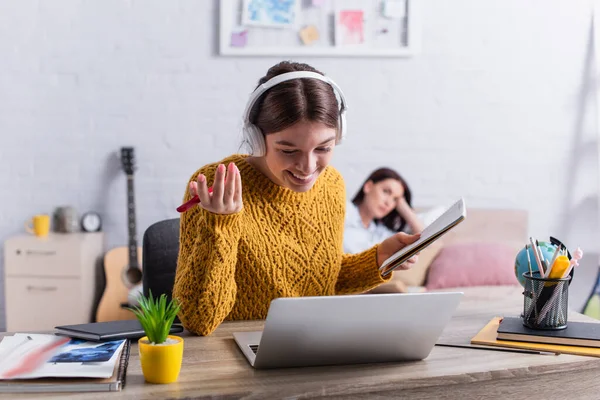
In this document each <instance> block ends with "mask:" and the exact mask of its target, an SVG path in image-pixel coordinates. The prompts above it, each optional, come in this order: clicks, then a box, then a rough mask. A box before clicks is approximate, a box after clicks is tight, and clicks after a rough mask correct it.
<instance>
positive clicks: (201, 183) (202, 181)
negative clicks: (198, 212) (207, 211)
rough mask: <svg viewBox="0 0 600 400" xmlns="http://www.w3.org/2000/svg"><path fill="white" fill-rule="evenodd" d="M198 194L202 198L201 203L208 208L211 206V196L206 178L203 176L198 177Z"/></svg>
mask: <svg viewBox="0 0 600 400" xmlns="http://www.w3.org/2000/svg"><path fill="white" fill-rule="evenodd" d="M196 192H197V194H198V197H199V198H200V203H201V204H203V205H206V206H208V205H209V204H210V195H209V193H208V187H207V186H206V177H205V176H204V175H202V174H200V175H198V182H197V183H196Z"/></svg>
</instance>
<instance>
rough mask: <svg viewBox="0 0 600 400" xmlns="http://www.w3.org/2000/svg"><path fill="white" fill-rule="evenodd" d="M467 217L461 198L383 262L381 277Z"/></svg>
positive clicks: (380, 268) (380, 269)
mask: <svg viewBox="0 0 600 400" xmlns="http://www.w3.org/2000/svg"><path fill="white" fill-rule="evenodd" d="M466 217H467V208H466V206H465V201H464V199H463V198H461V199H460V200H458V201H457V202H456V203H454V204H453V205H452V206H450V207H449V208H448V209H447V210H446V211H445V212H444V213H443V214H442V215H440V216H439V217H438V218H437V219H436V220H435V221H433V222H432V223H431V224H429V225H427V227H425V229H423V232H421V237H420V238H419V240H417V241H416V242H414V243H412V244H409V245H408V246H406V247H404V248H402V249H400V250H399V251H397V252H396V253H394V254H393V255H392V256H391V257H390V258H388V259H387V260H385V261H384V262H383V264H381V267H379V271H380V272H381V275H382V276H386V275H388V274H390V273H391V272H392V271H393V270H395V269H396V268H398V267H399V266H400V265H401V264H402V263H404V262H405V261H406V260H408V259H409V258H411V257H412V256H414V255H415V254H417V253H418V252H420V251H421V250H423V249H424V248H426V247H427V246H429V245H430V244H431V243H433V242H435V241H436V240H438V239H439V238H440V237H442V236H443V235H444V234H445V233H446V232H448V231H449V230H450V229H452V228H454V227H455V226H456V225H458V224H459V223H460V222H462V221H463V220H464V219H465V218H466Z"/></svg>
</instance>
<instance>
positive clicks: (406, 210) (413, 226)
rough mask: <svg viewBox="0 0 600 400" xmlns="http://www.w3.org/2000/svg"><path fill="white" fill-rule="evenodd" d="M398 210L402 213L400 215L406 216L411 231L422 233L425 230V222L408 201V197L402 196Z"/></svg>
mask: <svg viewBox="0 0 600 400" xmlns="http://www.w3.org/2000/svg"><path fill="white" fill-rule="evenodd" d="M396 210H397V211H398V214H400V216H401V217H402V218H404V220H405V221H406V223H407V224H408V226H409V228H410V233H420V232H422V231H423V228H425V226H424V225H423V222H422V221H421V219H420V218H419V216H418V215H417V213H415V211H414V210H413V209H412V208H411V207H410V205H409V204H408V203H407V202H406V199H405V198H404V197H402V198H401V199H400V201H398V205H397V206H396Z"/></svg>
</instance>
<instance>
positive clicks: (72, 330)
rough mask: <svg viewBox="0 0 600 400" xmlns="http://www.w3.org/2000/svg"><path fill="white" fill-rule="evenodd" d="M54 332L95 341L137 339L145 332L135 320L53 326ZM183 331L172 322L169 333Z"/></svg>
mask: <svg viewBox="0 0 600 400" xmlns="http://www.w3.org/2000/svg"><path fill="white" fill-rule="evenodd" d="M55 329H56V333H58V334H60V335H64V336H69V337H72V338H78V339H86V340H93V341H96V342H99V341H105V340H117V339H139V338H141V337H143V336H145V335H146V334H145V333H144V329H143V328H142V325H141V324H140V322H139V321H138V320H137V319H135V320H133V319H132V320H126V321H109V322H93V323H89V324H78V325H63V326H57V327H55ZM179 332H183V327H182V326H181V325H176V324H173V326H171V330H170V331H169V333H179Z"/></svg>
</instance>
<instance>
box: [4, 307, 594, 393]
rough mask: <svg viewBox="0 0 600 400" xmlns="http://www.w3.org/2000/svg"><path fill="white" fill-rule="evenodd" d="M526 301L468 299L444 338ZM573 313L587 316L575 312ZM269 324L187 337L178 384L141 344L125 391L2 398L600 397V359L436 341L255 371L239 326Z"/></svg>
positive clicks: (468, 331)
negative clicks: (425, 349) (372, 356)
mask: <svg viewBox="0 0 600 400" xmlns="http://www.w3.org/2000/svg"><path fill="white" fill-rule="evenodd" d="M521 301H522V300H521V299H519V298H509V299H506V300H502V301H491V300H489V299H465V300H464V301H463V302H462V303H461V305H460V307H459V309H458V310H457V312H456V314H455V317H454V318H453V320H452V322H451V323H450V324H449V325H448V327H447V329H446V330H445V331H444V334H443V335H442V337H441V338H440V341H439V342H440V343H445V344H456V345H465V346H467V345H468V342H469V339H470V338H471V337H472V336H474V335H475V333H477V332H478V331H479V329H481V328H482V327H483V326H484V325H485V324H486V323H487V322H488V321H489V319H490V318H492V317H493V316H495V315H518V314H519V311H520V307H521V303H520V302H521ZM571 319H572V320H586V319H587V317H585V316H582V315H580V314H573V315H572V316H571ZM262 325H263V323H262V322H258V321H250V322H227V323H224V324H223V325H222V326H221V327H219V329H217V331H216V332H215V333H214V334H213V335H212V336H209V337H191V336H187V337H186V340H185V350H184V361H183V367H182V371H181V375H180V377H179V381H178V382H177V383H174V384H171V385H150V384H146V383H144V377H143V375H142V371H141V368H140V362H139V358H138V355H137V346H134V347H133V348H132V354H131V358H130V362H129V370H128V373H127V386H126V388H125V390H124V391H122V392H115V393H87V394H85V393H72V394H69V393H59V394H53V395H31V394H22V395H15V394H7V395H4V397H2V396H0V398H11V399H22V398H39V397H44V398H61V399H69V398H72V399H102V400H107V399H155V398H169V399H173V398H186V399H192V398H193V399H208V398H212V397H218V398H219V399H238V398H244V399H263V398H278V399H280V398H315V397H316V398H318V397H329V398H334V399H349V398H358V399H373V398H376V399H384V398H385V399H387V398H390V399H391V398H399V397H402V398H411V399H439V398H453V399H454V398H461V399H482V398H496V397H497V396H502V398H510V399H515V398H527V399H532V398H535V399H546V398H562V397H564V398H597V397H598V393H600V380H598V379H597V377H598V374H599V373H600V359H599V358H591V357H579V356H571V355H559V356H554V355H539V354H526V353H517V352H506V351H494V350H480V349H473V348H460V347H458V348H457V347H446V346H436V347H434V349H433V350H432V352H431V354H430V355H429V357H427V358H426V359H425V360H423V361H418V362H407V363H389V364H371V365H349V366H335V367H314V368H313V367H310V368H290V369H279V370H254V369H253V368H252V367H250V365H249V364H248V363H247V361H246V359H245V358H244V356H243V355H242V353H241V352H240V351H239V349H238V347H237V345H236V344H235V342H234V340H233V338H232V332H235V331H249V330H257V329H260V328H261V327H262ZM184 336H185V335H184Z"/></svg>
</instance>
